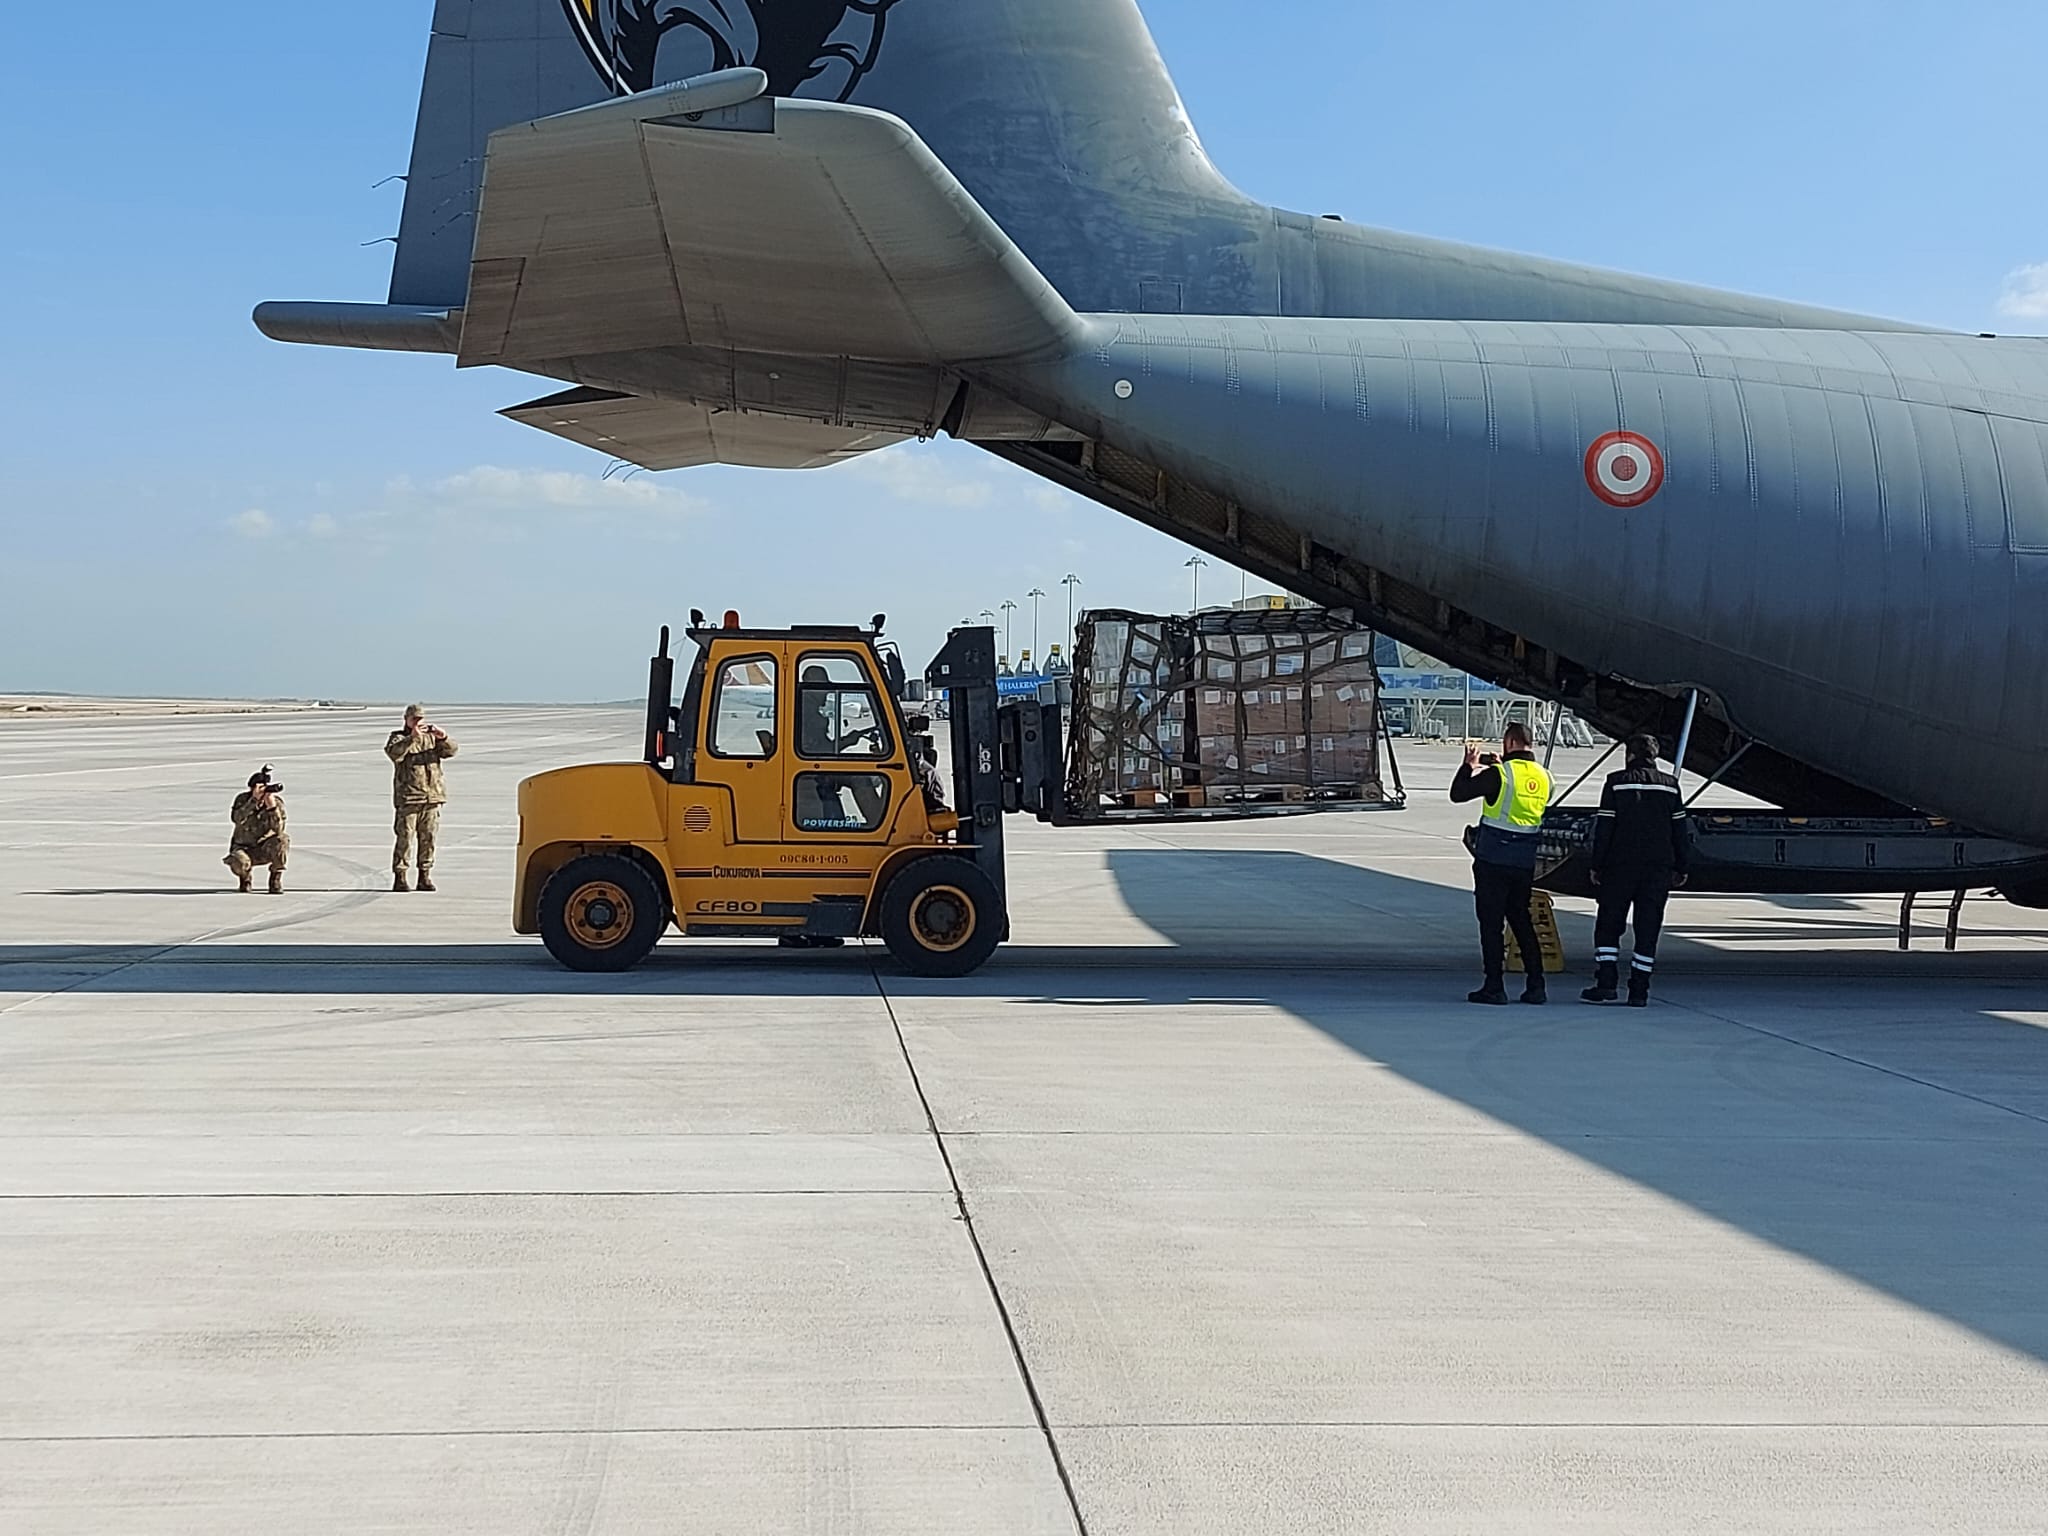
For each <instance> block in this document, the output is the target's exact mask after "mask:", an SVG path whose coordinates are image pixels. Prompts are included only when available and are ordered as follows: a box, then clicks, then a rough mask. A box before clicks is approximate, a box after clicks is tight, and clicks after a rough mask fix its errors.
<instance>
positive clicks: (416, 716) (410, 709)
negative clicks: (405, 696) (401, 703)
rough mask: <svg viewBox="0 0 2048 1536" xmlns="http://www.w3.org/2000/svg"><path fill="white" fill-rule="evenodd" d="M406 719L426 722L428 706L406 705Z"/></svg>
mask: <svg viewBox="0 0 2048 1536" xmlns="http://www.w3.org/2000/svg"><path fill="white" fill-rule="evenodd" d="M405 718H406V719H408V720H424V719H426V718H427V706H426V705H424V704H408V705H406V706H405Z"/></svg>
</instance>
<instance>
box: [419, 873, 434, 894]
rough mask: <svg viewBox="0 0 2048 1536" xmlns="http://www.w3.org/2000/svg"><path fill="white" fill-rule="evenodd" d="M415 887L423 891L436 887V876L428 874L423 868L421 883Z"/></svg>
mask: <svg viewBox="0 0 2048 1536" xmlns="http://www.w3.org/2000/svg"><path fill="white" fill-rule="evenodd" d="M414 889H415V890H421V891H431V890H432V889H434V877H433V876H432V875H430V874H428V873H427V872H426V871H425V870H424V869H423V870H421V871H420V883H419V884H418V885H417V886H415V887H414Z"/></svg>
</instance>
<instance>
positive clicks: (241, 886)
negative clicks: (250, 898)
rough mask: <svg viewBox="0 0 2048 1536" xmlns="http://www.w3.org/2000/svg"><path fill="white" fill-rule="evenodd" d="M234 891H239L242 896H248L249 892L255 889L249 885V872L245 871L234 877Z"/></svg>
mask: <svg viewBox="0 0 2048 1536" xmlns="http://www.w3.org/2000/svg"><path fill="white" fill-rule="evenodd" d="M235 889H236V890H238V891H240V892H241V893H242V894H243V895H244V896H246V895H248V894H249V893H250V892H251V891H253V890H254V889H256V887H255V886H253V885H251V884H250V883H249V872H248V871H247V870H246V869H245V870H243V871H242V872H241V873H240V874H239V875H237V876H235Z"/></svg>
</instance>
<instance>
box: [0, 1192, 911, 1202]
mask: <svg viewBox="0 0 2048 1536" xmlns="http://www.w3.org/2000/svg"><path fill="white" fill-rule="evenodd" d="M946 1193H947V1191H945V1190H943V1189H270V1190H264V1189H214V1190H184V1191H173V1192H170V1193H162V1194H138V1193H127V1194H107V1193H94V1192H90V1191H86V1192H81V1191H77V1190H67V1191H58V1192H54V1193H49V1194H24V1193H14V1194H0V1203H5V1202H7V1201H31V1200H44V1201H59V1200H68V1201H73V1202H77V1203H80V1204H83V1203H87V1202H91V1203H95V1204H113V1203H117V1202H125V1203H128V1204H143V1203H145V1202H157V1203H168V1202H171V1201H189V1200H793V1199H803V1200H870V1199H885V1200H930V1199H933V1198H936V1197H942V1196H944V1195H945V1194H946Z"/></svg>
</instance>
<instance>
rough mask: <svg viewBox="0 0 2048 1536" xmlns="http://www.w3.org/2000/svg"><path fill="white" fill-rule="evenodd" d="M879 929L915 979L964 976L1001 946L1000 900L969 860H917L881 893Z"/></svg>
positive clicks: (942, 856)
mask: <svg viewBox="0 0 2048 1536" xmlns="http://www.w3.org/2000/svg"><path fill="white" fill-rule="evenodd" d="M881 928H882V942H883V943H885V944H887V945H888V946H889V953H890V954H892V955H894V956H895V957H896V959H897V961H898V962H899V963H900V964H901V965H902V966H903V968H904V969H905V970H907V971H909V972H910V974H911V975H913V976H939V977H951V976H966V975H968V974H970V973H971V972H974V971H977V970H979V969H981V967H982V965H983V964H984V963H985V962H986V961H987V960H988V957H989V956H990V955H992V954H994V953H995V952H996V946H997V945H998V944H1000V943H1002V941H1003V914H1002V897H1001V896H1000V895H998V894H997V892H996V888H995V884H994V882H992V881H991V880H990V879H989V877H988V876H987V875H985V874H983V873H982V872H981V871H980V869H978V868H977V867H976V866H975V865H973V864H971V863H969V862H968V861H967V860H966V859H961V858H954V857H952V856H951V855H947V854H939V855H935V856H933V857H931V858H927V859H919V860H917V861H916V862H915V863H913V864H911V865H910V866H909V867H908V868H907V869H905V870H904V871H903V872H902V873H901V874H899V875H898V876H897V877H896V878H895V879H893V880H891V881H890V882H889V888H888V889H887V890H885V891H884V892H882V911H881Z"/></svg>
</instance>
